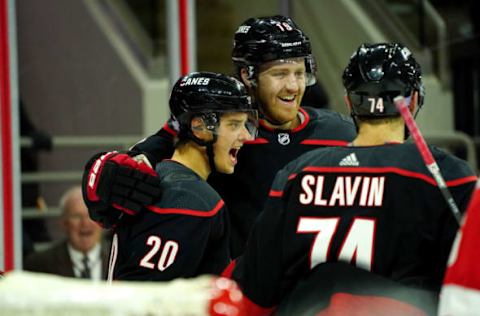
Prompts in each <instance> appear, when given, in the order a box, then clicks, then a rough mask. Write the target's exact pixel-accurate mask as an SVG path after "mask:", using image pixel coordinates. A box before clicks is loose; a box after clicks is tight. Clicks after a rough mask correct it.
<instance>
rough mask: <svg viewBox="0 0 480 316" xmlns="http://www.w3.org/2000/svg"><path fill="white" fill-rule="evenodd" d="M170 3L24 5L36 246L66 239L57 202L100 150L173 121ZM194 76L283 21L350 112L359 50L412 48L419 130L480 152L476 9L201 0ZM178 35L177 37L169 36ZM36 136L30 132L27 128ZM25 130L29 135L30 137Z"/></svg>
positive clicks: (395, 0)
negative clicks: (421, 95)
mask: <svg viewBox="0 0 480 316" xmlns="http://www.w3.org/2000/svg"><path fill="white" fill-rule="evenodd" d="M167 2H169V0H69V1H65V0H42V1H35V0H20V1H16V14H17V45H18V47H17V50H18V67H19V69H18V79H19V95H20V98H21V101H22V108H23V111H24V112H25V118H24V119H22V122H21V124H22V136H23V137H22V160H23V159H27V158H28V157H31V159H33V162H24V163H23V166H22V177H21V181H22V191H23V195H22V204H23V213H22V214H23V219H24V225H25V226H24V227H25V228H26V231H27V232H28V234H29V236H27V240H28V239H30V240H31V242H32V246H33V247H35V248H36V249H39V248H42V247H43V245H45V244H48V243H50V242H51V241H52V240H55V239H58V238H60V237H61V232H59V231H58V229H55V227H57V226H58V225H57V224H53V222H56V221H57V220H58V215H59V212H60V211H59V209H58V198H59V197H60V195H61V192H63V191H64V190H65V189H66V188H67V187H69V186H71V185H73V184H78V183H79V182H80V181H81V174H82V170H83V166H84V164H85V162H86V161H87V160H88V159H89V158H90V156H91V155H92V154H94V153H96V152H98V151H100V150H109V149H122V148H123V149H126V148H128V147H129V146H131V145H132V144H134V143H135V142H136V141H138V140H140V139H141V138H143V137H145V136H147V135H149V134H151V133H154V132H156V131H157V130H158V129H159V128H161V127H162V126H163V124H164V122H165V121H166V119H167V118H168V97H169V89H170V86H171V84H172V80H175V79H176V78H172V75H171V73H172V72H171V70H172V69H171V68H172V62H171V56H169V43H171V41H170V40H169V39H170V37H169V36H171V34H172V33H169V24H168V21H169V18H171V17H170V16H169V14H170V13H169V12H170V11H169V9H168V6H167V4H168V3H167ZM192 2H193V3H194V11H193V17H192V18H191V22H192V23H193V35H192V36H193V39H194V40H193V43H194V44H195V51H196V54H195V56H194V59H195V64H196V67H195V69H192V70H208V71H217V72H224V73H233V67H232V63H231V60H230V51H231V45H232V38H233V34H234V32H235V30H236V28H237V27H238V25H239V24H240V23H241V22H242V21H244V20H245V19H246V18H248V17H251V16H264V15H273V14H279V13H282V14H285V15H290V16H292V17H293V18H294V20H295V21H296V22H297V24H298V25H299V26H300V27H301V28H302V29H303V30H304V31H305V32H306V33H307V34H308V35H309V37H310V39H311V41H312V46H313V52H314V55H315V57H316V61H317V65H318V72H317V75H318V81H319V82H320V84H321V87H322V88H323V91H324V92H325V93H326V96H327V98H328V105H327V106H328V107H330V108H331V109H333V110H336V111H339V112H342V113H346V112H347V111H346V108H345V105H344V103H343V94H344V91H343V87H342V84H341V74H342V71H343V68H344V67H345V65H346V64H347V62H348V59H349V57H350V55H351V54H352V53H353V51H354V50H355V49H356V47H358V45H359V44H361V43H362V42H384V41H398V42H401V43H403V44H405V45H407V46H408V47H409V48H410V49H411V50H412V52H413V53H414V56H415V57H416V59H417V60H418V61H419V62H420V64H421V65H422V68H423V71H424V77H423V78H424V83H425V87H426V102H425V105H424V108H423V110H422V111H421V112H420V114H419V116H418V119H417V121H418V122H419V125H420V128H421V130H422V131H423V133H424V135H425V136H426V138H427V140H428V141H429V142H431V143H432V144H436V145H438V146H440V147H443V148H445V149H447V150H449V151H451V152H453V153H455V154H457V155H458V156H460V157H462V158H464V159H466V160H468V161H469V163H470V164H471V165H472V167H473V168H475V170H478V169H477V164H478V161H477V156H478V151H479V148H480V89H479V87H480V58H479V57H480V55H479V39H480V37H479V35H480V29H479V27H480V25H479V23H480V18H479V17H478V15H479V12H480V10H479V6H480V5H479V4H478V1H474V0H457V1H447V0H430V1H427V0H292V1H285V0H283V1H282V0H263V1H258V0H256V1H254V0H242V1H234V0H197V1H192ZM169 34H170V35H169ZM27 126H28V127H30V128H29V129H27V128H26V127H27ZM24 127H25V129H24Z"/></svg>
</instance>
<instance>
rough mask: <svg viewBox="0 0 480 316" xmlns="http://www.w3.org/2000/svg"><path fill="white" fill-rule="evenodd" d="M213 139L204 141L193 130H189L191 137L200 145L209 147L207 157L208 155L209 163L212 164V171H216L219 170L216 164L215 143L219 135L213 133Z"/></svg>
mask: <svg viewBox="0 0 480 316" xmlns="http://www.w3.org/2000/svg"><path fill="white" fill-rule="evenodd" d="M212 135H213V139H212V140H208V141H204V140H202V139H200V138H198V137H196V136H195V135H194V134H193V133H192V132H191V131H190V132H189V138H190V139H191V140H193V141H194V142H195V143H197V144H198V145H200V146H205V148H206V149H207V157H208V164H209V165H210V173H215V172H217V167H216V166H215V155H214V152H213V144H215V143H216V142H217V135H216V134H215V133H212Z"/></svg>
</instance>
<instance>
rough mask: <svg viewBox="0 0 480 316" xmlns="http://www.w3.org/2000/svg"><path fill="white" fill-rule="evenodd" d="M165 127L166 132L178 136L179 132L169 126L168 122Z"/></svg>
mask: <svg viewBox="0 0 480 316" xmlns="http://www.w3.org/2000/svg"><path fill="white" fill-rule="evenodd" d="M163 129H164V130H165V132H167V133H169V134H170V135H172V136H177V132H175V131H174V130H173V129H171V128H170V126H168V122H167V123H165V125H163Z"/></svg>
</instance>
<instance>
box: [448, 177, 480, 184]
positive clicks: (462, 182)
mask: <svg viewBox="0 0 480 316" xmlns="http://www.w3.org/2000/svg"><path fill="white" fill-rule="evenodd" d="M477 180H478V179H477V177H476V176H470V177H465V178H460V179H456V180H450V181H445V182H446V183H447V186H449V187H454V186H457V185H462V184H465V183H468V182H473V181H477Z"/></svg>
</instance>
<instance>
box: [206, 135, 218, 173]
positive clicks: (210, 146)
mask: <svg viewBox="0 0 480 316" xmlns="http://www.w3.org/2000/svg"><path fill="white" fill-rule="evenodd" d="M207 157H208V163H209V164H210V172H211V173H216V172H217V167H216V166H215V154H214V153H213V142H212V143H208V144H207Z"/></svg>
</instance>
